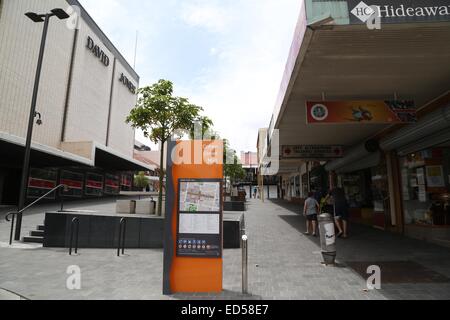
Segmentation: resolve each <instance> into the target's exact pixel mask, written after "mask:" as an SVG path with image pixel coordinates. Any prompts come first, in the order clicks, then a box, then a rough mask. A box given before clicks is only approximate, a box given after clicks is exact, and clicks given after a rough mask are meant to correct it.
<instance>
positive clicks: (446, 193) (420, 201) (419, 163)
mask: <svg viewBox="0 0 450 320" xmlns="http://www.w3.org/2000/svg"><path fill="white" fill-rule="evenodd" d="M401 165H402V184H403V185H402V189H403V192H402V193H403V202H404V216H405V224H406V225H416V226H441V227H444V226H448V227H450V203H449V199H450V176H449V175H450V148H449V147H440V148H431V149H427V150H422V151H419V152H415V153H411V154H409V155H407V156H405V157H403V158H402V159H401Z"/></svg>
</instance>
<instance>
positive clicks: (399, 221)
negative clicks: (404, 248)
mask: <svg viewBox="0 0 450 320" xmlns="http://www.w3.org/2000/svg"><path fill="white" fill-rule="evenodd" d="M385 157H386V166H387V178H388V185H389V209H390V218H391V219H390V222H391V225H389V226H387V227H389V228H390V229H393V231H396V232H399V233H402V232H403V229H404V220H403V203H402V196H401V195H402V189H401V176H400V170H399V161H398V157H397V153H396V152H395V151H394V152H392V151H389V152H386V153H385ZM391 226H392V227H391Z"/></svg>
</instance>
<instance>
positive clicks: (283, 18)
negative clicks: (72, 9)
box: [80, 0, 301, 151]
mask: <svg viewBox="0 0 450 320" xmlns="http://www.w3.org/2000/svg"><path fill="white" fill-rule="evenodd" d="M80 2H81V4H82V5H83V6H84V7H85V8H86V10H87V11H88V12H89V14H90V15H91V16H92V17H93V18H94V19H95V20H96V22H97V23H98V24H99V26H100V27H101V28H102V29H103V31H104V32H105V33H106V35H107V36H108V37H109V38H110V39H111V41H112V42H113V43H114V45H115V46H116V47H117V48H118V49H119V51H121V53H122V54H123V55H124V57H125V58H126V59H127V60H128V61H129V62H130V64H131V65H133V61H134V48H135V38H136V31H138V35H139V36H138V39H139V41H138V51H137V60H136V71H137V72H138V74H139V75H140V76H141V81H140V86H145V85H149V84H152V83H153V82H155V81H157V80H158V79H168V80H171V81H172V82H173V83H174V85H175V93H176V94H177V95H180V96H185V97H187V98H189V99H190V100H191V101H192V102H193V103H195V104H198V105H200V106H202V107H203V108H204V109H205V114H206V115H207V116H209V117H210V118H212V120H213V121H214V124H215V129H216V130H217V131H218V132H219V133H220V135H221V136H222V137H223V138H227V139H229V140H230V142H231V145H232V147H233V148H234V149H236V150H237V151H256V139H257V132H258V129H259V128H262V127H267V126H268V125H269V121H270V118H271V116H272V112H273V109H274V104H275V100H276V96H277V94H278V90H279V86H280V82H281V77H282V74H283V71H284V67H285V64H286V60H287V56H288V52H289V48H290V45H291V42H292V37H293V33H294V29H295V25H296V21H297V17H298V14H299V10H300V3H301V1H300V0H80ZM137 138H138V140H141V141H142V142H147V141H145V138H143V137H142V135H141V134H139V133H138V137H137Z"/></svg>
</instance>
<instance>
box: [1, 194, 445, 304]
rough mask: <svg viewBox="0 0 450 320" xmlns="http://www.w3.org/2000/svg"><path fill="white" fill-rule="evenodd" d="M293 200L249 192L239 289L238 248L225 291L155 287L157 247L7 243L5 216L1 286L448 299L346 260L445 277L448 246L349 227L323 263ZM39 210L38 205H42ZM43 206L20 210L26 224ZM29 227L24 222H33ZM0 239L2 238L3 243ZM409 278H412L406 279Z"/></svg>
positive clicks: (111, 295) (108, 292)
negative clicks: (71, 252)
mask: <svg viewBox="0 0 450 320" xmlns="http://www.w3.org/2000/svg"><path fill="white" fill-rule="evenodd" d="M108 206H109V207H112V206H113V203H112V202H111V200H107V201H105V200H103V202H89V203H86V202H80V203H72V204H70V205H68V207H69V208H73V209H74V208H77V209H91V210H96V209H97V210H100V208H101V210H104V209H105V208H107V207H108ZM297 209H298V208H297V207H296V206H293V205H289V204H286V203H284V202H279V203H274V202H266V203H265V204H262V203H260V202H258V201H255V200H253V201H252V202H251V203H250V205H249V210H248V212H247V213H246V221H247V233H248V236H249V239H250V242H249V289H250V291H251V294H250V295H248V296H243V295H241V294H240V289H241V251H240V250H239V249H237V250H233V249H232V250H225V253H224V292H223V293H222V294H220V295H203V294H198V295H185V294H178V295H174V296H171V297H165V296H163V295H161V287H162V261H163V253H162V250H128V251H127V255H126V256H125V257H122V258H117V257H116V256H115V252H114V250H81V251H80V255H79V256H72V257H70V256H68V254H67V250H62V249H47V248H42V247H39V246H24V245H16V246H15V247H14V248H9V247H7V246H6V244H5V243H4V242H6V240H5V239H7V238H8V230H9V224H6V223H4V222H3V221H2V222H0V288H4V289H7V290H9V291H12V292H15V293H18V294H20V295H22V296H25V297H27V298H29V299H296V300H297V299H333V300H334V299H338V300H339V299H355V300H366V299H377V300H379V299H437V298H440V299H450V283H448V282H441V283H428V284H427V283H398V284H382V290H377V291H367V290H365V289H366V280H365V279H364V278H363V277H362V276H361V275H359V274H358V273H357V272H355V271H354V270H353V269H351V268H350V267H349V263H350V262H352V261H359V262H360V261H366V262H371V261H373V262H374V263H375V262H376V263H379V262H383V261H411V262H415V263H418V264H420V265H421V266H424V267H426V268H428V269H429V270H430V271H434V272H437V273H439V274H440V275H442V277H444V276H447V277H449V278H450V250H449V249H447V248H441V247H438V246H435V245H429V244H426V243H423V242H421V241H416V240H412V239H407V238H404V237H401V236H397V235H391V234H388V233H385V232H382V231H377V230H375V229H371V228H367V227H353V228H352V232H351V235H352V236H351V238H350V239H348V240H340V241H339V242H338V251H339V252H338V262H339V266H338V267H323V266H322V265H321V264H320V262H321V255H320V247H319V243H318V241H319V240H318V239H316V238H311V237H306V236H304V235H303V233H302V232H303V231H304V230H305V226H304V219H303V217H301V216H300V215H299V214H298V211H299V210H297ZM41 210H42V209H41ZM42 219H43V215H42V214H38V213H36V214H31V215H27V216H25V218H24V225H25V226H26V228H27V227H30V228H31V229H33V228H34V226H35V225H36V224H37V223H41V222H42ZM31 229H30V230H31ZM2 242H3V243H2ZM71 265H77V266H79V267H80V268H81V276H82V288H81V290H74V291H71V290H68V289H67V288H66V280H67V277H68V275H67V273H66V271H67V268H68V267H69V266H71ZM382 279H383V278H382ZM409 282H410V281H409Z"/></svg>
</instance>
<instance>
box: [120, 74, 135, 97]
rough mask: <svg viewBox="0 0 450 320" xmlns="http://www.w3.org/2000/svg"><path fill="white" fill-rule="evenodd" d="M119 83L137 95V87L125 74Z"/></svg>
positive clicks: (121, 76)
mask: <svg viewBox="0 0 450 320" xmlns="http://www.w3.org/2000/svg"><path fill="white" fill-rule="evenodd" d="M119 81H120V82H122V83H123V84H124V85H125V86H126V87H127V88H128V90H130V92H131V93H133V94H135V93H136V86H135V85H134V84H133V83H132V82H131V81H130V80H129V79H128V78H127V77H126V76H125V75H124V74H123V73H122V74H121V75H120V79H119Z"/></svg>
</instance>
